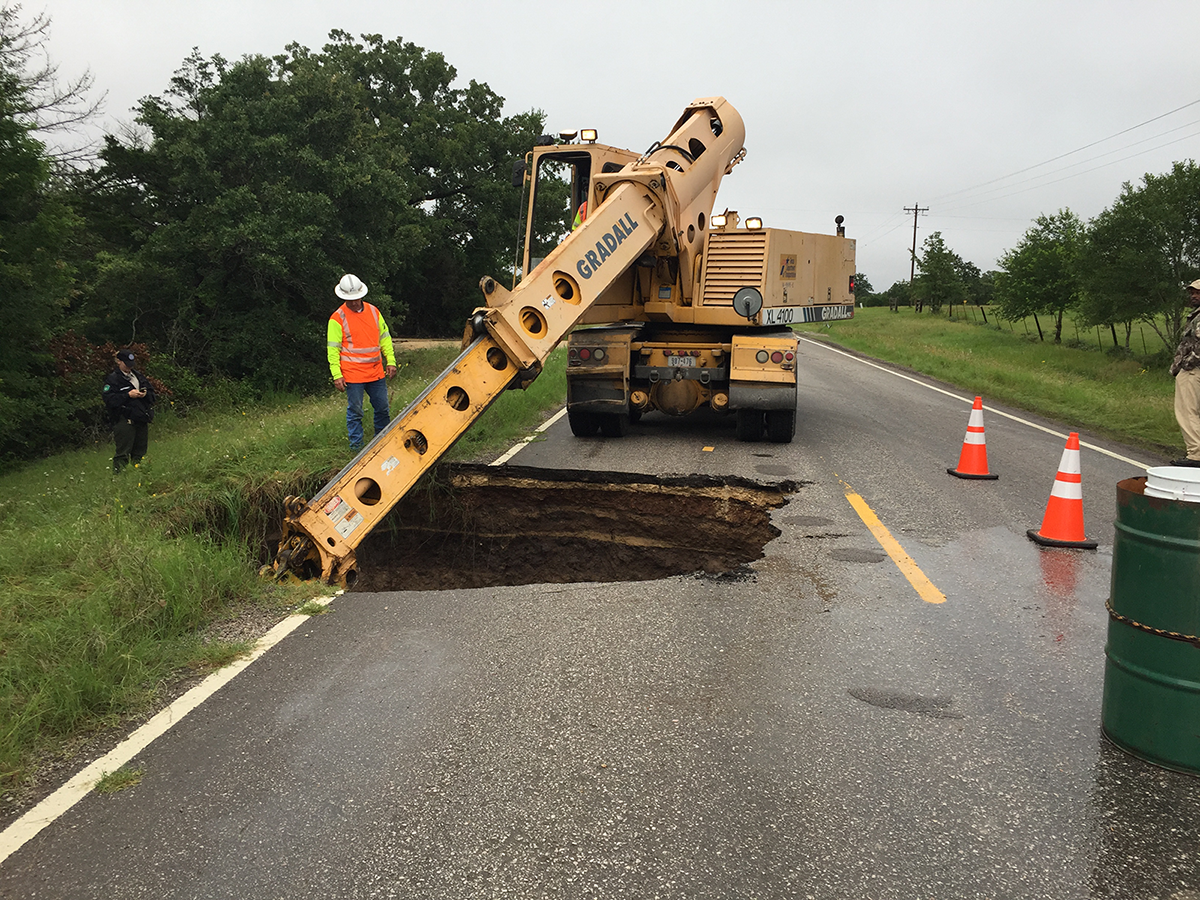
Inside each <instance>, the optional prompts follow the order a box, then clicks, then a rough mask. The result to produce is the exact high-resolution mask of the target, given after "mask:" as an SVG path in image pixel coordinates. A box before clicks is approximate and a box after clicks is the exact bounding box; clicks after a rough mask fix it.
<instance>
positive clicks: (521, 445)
mask: <svg viewBox="0 0 1200 900" xmlns="http://www.w3.org/2000/svg"><path fill="white" fill-rule="evenodd" d="M566 414H567V408H566V407H565V406H564V407H563V408H562V409H560V410H559V411H558V412H556V413H555V414H554V415H552V416H551V417H550V418H549V419H547V420H546V421H545V422H543V423H542V424H541V425H539V426H538V427H537V429H535V430H534V432H533V434H529V435H526V436H525V437H523V438H521V440H519V441H517V443H516V444H514V445H513V446H512V447H511V448H509V450H508V452H507V453H505V454H504V455H503V456H498V457H497V458H496V459H495V460H494V461H492V462H490V463H488V465H489V466H502V465H504V464H505V463H506V462H508V461H509V460H510V459H512V458H513V457H514V456H516V455H517V454H518V453H520V452H521V451H522V450H524V449H525V447H526V446H527V445H528V444H530V443H532V442H533V441H534V440H535V439H536V438H537V436H538V435H539V434H541V433H542V432H543V431H545V430H546V429H547V428H549V427H550V426H551V425H553V424H554V423H555V422H557V421H558V420H559V419H561V418H562V417H563V416H565V415H566Z"/></svg>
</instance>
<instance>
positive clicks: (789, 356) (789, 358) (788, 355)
mask: <svg viewBox="0 0 1200 900" xmlns="http://www.w3.org/2000/svg"><path fill="white" fill-rule="evenodd" d="M783 358H784V359H786V360H787V361H788V362H791V361H792V360H793V359H795V358H796V354H795V353H793V352H792V351H791V350H789V351H788V352H787V353H785V354H783Z"/></svg>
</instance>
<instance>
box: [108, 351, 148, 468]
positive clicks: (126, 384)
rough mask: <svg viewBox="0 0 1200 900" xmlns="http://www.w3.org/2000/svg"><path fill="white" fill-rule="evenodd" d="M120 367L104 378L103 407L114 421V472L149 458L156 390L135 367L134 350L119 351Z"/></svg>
mask: <svg viewBox="0 0 1200 900" xmlns="http://www.w3.org/2000/svg"><path fill="white" fill-rule="evenodd" d="M116 360H117V368H116V369H115V370H114V371H113V372H111V373H110V374H109V376H108V377H107V378H105V379H104V388H103V390H102V394H103V396H104V406H105V408H106V409H107V410H108V415H109V421H111V422H112V430H113V442H114V443H115V445H116V449H115V451H114V453H113V473H114V474H116V473H118V472H120V471H121V470H122V469H123V468H125V466H126V465H128V464H129V463H130V462H133V463H137V462H139V461H140V460H141V458H142V457H143V456H145V455H146V447H147V445H148V444H149V442H150V423H151V422H152V421H153V420H154V387H153V385H151V384H150V379H148V378H147V377H146V376H145V375H144V374H142V373H141V372H138V371H136V370H135V369H134V368H133V361H134V355H133V351H132V350H118V351H117V355H116Z"/></svg>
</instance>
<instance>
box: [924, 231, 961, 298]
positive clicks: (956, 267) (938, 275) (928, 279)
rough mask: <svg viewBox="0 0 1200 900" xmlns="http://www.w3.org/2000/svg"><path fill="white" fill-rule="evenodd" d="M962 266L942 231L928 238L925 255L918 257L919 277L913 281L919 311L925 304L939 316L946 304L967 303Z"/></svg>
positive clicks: (925, 244)
mask: <svg viewBox="0 0 1200 900" xmlns="http://www.w3.org/2000/svg"><path fill="white" fill-rule="evenodd" d="M963 265H964V264H963V261H962V259H961V258H960V257H959V255H958V254H957V253H955V252H954V251H953V250H951V249H950V248H949V247H947V246H946V242H945V241H943V240H942V233H941V232H940V231H935V232H934V233H933V234H931V235H930V236H929V237H927V238H926V239H925V243H924V244H923V245H922V253H921V254H920V255H918V256H917V268H918V269H919V270H920V274H919V275H917V277H916V278H915V279H914V280H913V286H912V294H913V297H914V299H915V300H916V301H917V311H918V312H920V309H921V306H923V305H924V304H926V303H928V304H929V310H930V312H932V313H937V312H939V311H940V310H941V308H942V304H944V303H950V304H953V303H963V302H965V300H966V297H967V288H966V285H965V284H964V283H963V279H962V275H961V274H960V272H961V271H962V269H963Z"/></svg>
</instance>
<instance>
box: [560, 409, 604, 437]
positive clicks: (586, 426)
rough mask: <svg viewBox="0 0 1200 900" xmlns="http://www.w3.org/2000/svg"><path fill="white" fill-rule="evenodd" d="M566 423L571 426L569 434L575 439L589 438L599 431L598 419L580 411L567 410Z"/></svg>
mask: <svg viewBox="0 0 1200 900" xmlns="http://www.w3.org/2000/svg"><path fill="white" fill-rule="evenodd" d="M567 421H568V422H569V423H570V424H571V434H573V435H575V437H581V438H585V437H591V436H592V435H594V434H595V433H596V432H597V431H598V430H599V429H600V419H599V417H598V416H597V415H596V414H595V413H590V412H584V411H583V410H581V409H569V408H568V409H567Z"/></svg>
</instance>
